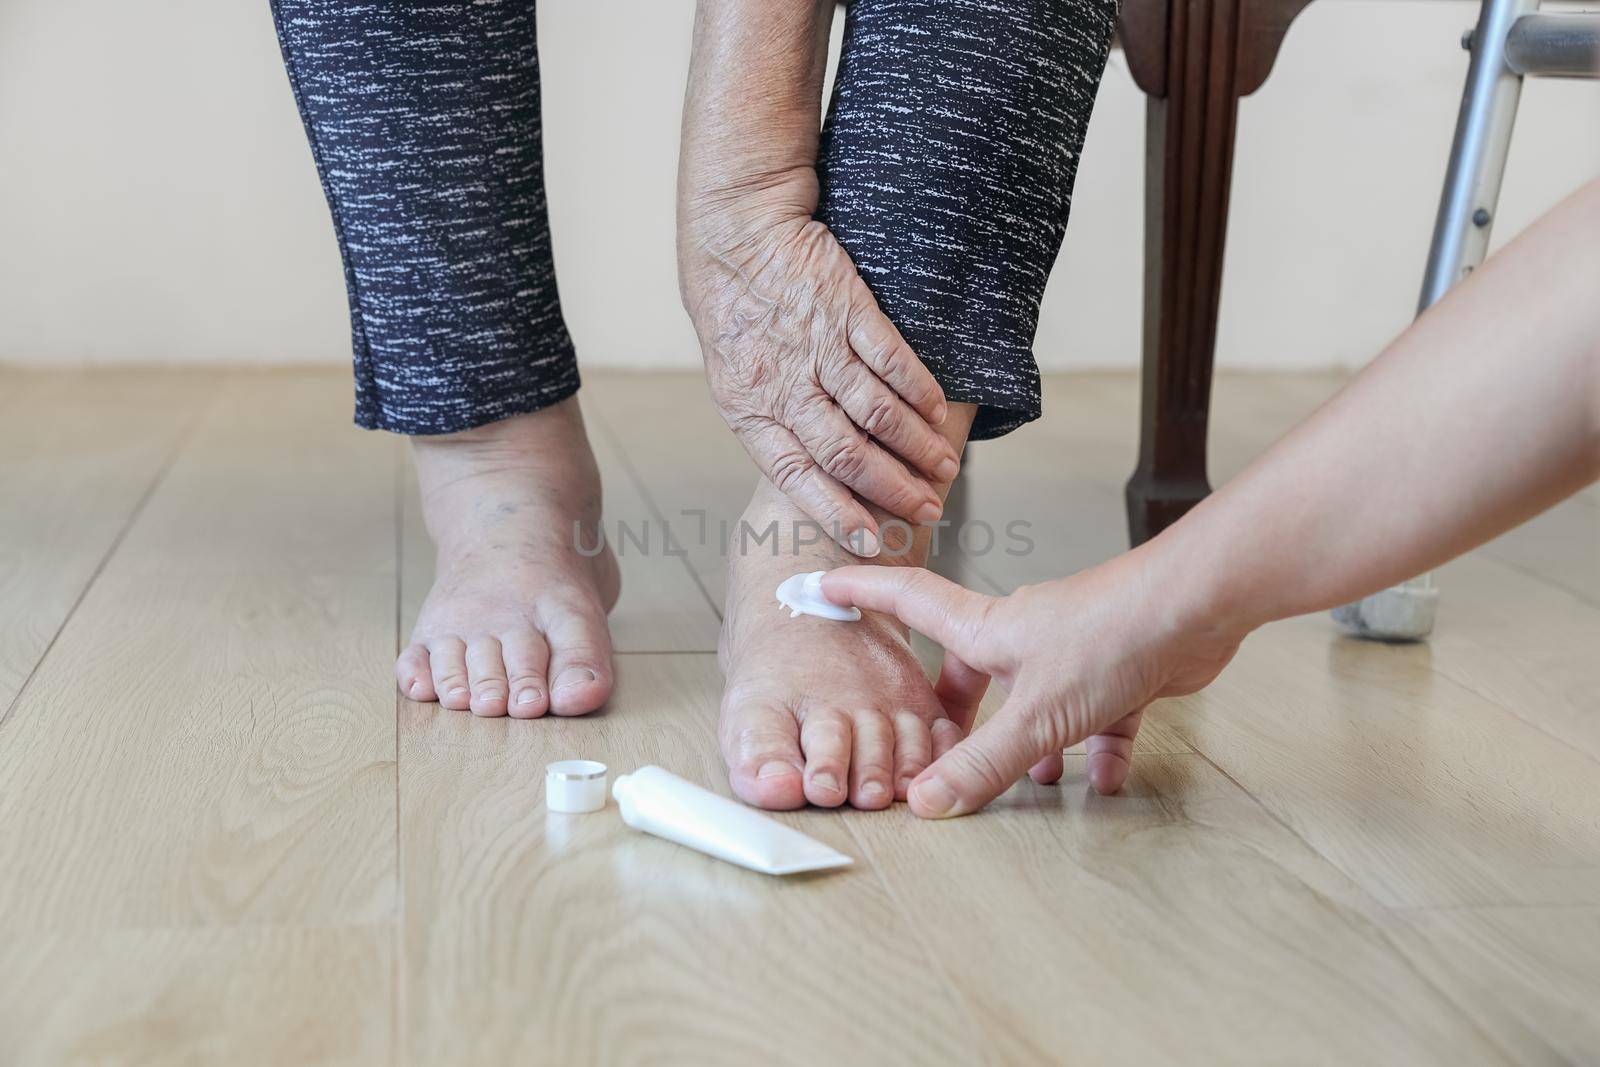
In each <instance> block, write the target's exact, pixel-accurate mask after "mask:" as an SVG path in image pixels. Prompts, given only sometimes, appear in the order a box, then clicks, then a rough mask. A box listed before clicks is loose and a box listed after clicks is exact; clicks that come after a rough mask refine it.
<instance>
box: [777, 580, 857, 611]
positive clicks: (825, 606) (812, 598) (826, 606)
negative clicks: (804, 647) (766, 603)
mask: <svg viewBox="0 0 1600 1067" xmlns="http://www.w3.org/2000/svg"><path fill="white" fill-rule="evenodd" d="M826 573H828V572H827V571H812V572H811V573H810V574H792V575H790V576H789V577H787V578H785V579H784V580H783V584H782V585H780V586H778V604H779V605H780V606H781V607H785V608H788V609H789V618H791V619H794V618H798V617H799V616H801V615H815V616H817V617H818V618H823V619H836V620H838V621H839V622H855V621H856V620H857V619H859V618H861V609H860V608H841V607H840V606H839V605H837V604H835V603H833V602H832V601H831V600H829V599H828V598H827V597H825V596H823V595H822V576H823V575H824V574H826Z"/></svg>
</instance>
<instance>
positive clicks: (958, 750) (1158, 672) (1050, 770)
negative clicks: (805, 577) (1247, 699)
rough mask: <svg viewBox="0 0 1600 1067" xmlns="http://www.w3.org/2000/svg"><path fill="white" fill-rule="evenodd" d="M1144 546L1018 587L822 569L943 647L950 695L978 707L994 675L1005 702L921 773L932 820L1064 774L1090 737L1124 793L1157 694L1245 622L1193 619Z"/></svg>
mask: <svg viewBox="0 0 1600 1067" xmlns="http://www.w3.org/2000/svg"><path fill="white" fill-rule="evenodd" d="M1152 586H1153V583H1152V581H1151V580H1150V578H1149V576H1148V574H1147V573H1146V571H1145V569H1144V567H1143V563H1142V561H1141V558H1140V557H1139V555H1138V553H1130V554H1128V555H1125V556H1121V557H1118V558H1117V559H1113V560H1111V561H1109V562H1107V563H1105V564H1102V565H1101V566H1099V567H1095V568H1093V569H1091V570H1088V571H1084V572H1082V573H1080V574H1076V575H1073V576H1072V577H1070V578H1064V579H1061V580H1059V581H1053V582H1047V583H1045V584H1042V585H1034V586H1025V587H1023V588H1022V589H1019V590H1017V591H1016V592H1015V593H1013V594H1011V595H1010V596H1008V597H989V596H983V595H981V594H979V593H974V592H971V591H970V590H967V589H963V588H962V587H961V586H959V585H956V584H954V583H953V582H949V581H946V580H945V579H943V578H940V577H937V576H936V575H933V574H930V573H929V572H927V571H925V570H912V569H904V568H898V567H844V568H841V569H839V570H836V571H832V572H830V573H829V574H828V575H827V576H826V577H824V578H823V580H822V590H823V593H824V595H826V596H827V598H828V599H829V600H831V601H833V602H834V603H835V604H840V605H854V606H856V607H859V608H864V609H868V610H873V611H881V612H885V613H887V614H890V615H894V616H896V617H898V618H899V619H900V620H901V621H902V622H904V623H906V624H907V625H909V626H910V627H911V628H912V629H915V630H920V631H922V632H923V633H924V634H927V635H928V636H929V637H931V638H932V639H934V640H935V641H938V642H939V643H940V644H941V645H943V646H944V648H945V660H944V669H943V671H942V674H941V677H940V679H939V689H940V691H941V692H942V693H943V694H944V699H946V700H949V701H953V702H956V703H969V704H971V705H973V706H975V705H976V704H977V702H978V700H979V699H980V698H981V697H982V695H983V691H984V689H985V688H986V687H987V686H988V684H989V678H990V677H991V676H992V677H994V678H996V679H997V680H998V681H999V682H1000V684H1001V685H1002V686H1004V687H1005V689H1006V691H1007V694H1008V696H1007V699H1006V702H1005V705H1004V706H1003V707H1002V708H1001V709H1000V710H999V711H997V712H996V713H995V714H994V715H993V717H991V718H990V719H989V721H988V722H986V723H984V724H983V725H982V726H980V727H978V729H977V730H975V731H973V733H972V734H971V735H970V736H969V737H968V738H967V739H966V740H965V741H963V742H961V743H960V744H959V745H957V746H955V747H954V748H952V749H951V750H950V751H949V752H947V753H945V755H943V756H942V757H940V758H939V759H937V760H935V761H934V762H933V764H932V765H931V766H929V767H928V768H927V770H925V771H923V772H922V773H921V774H920V775H918V776H917V778H916V780H915V781H913V782H912V784H911V789H910V792H909V799H910V802H911V808H912V810H913V811H915V812H916V813H917V814H918V815H921V816H923V817H924V818H945V817H949V816H955V815H965V814H968V813H969V812H974V811H977V810H978V809H979V808H982V807H983V806H984V805H985V804H987V803H989V801H991V800H993V799H994V798H995V797H997V796H999V795H1000V794H1001V793H1003V792H1005V791H1006V790H1007V789H1009V788H1010V787H1011V785H1012V784H1013V783H1014V782H1016V781H1017V779H1019V778H1021V777H1022V775H1023V774H1024V773H1031V774H1032V776H1033V778H1034V780H1035V781H1038V782H1053V781H1055V780H1056V779H1058V778H1060V777H1061V773H1062V760H1061V752H1062V750H1063V749H1065V748H1067V747H1069V746H1071V745H1075V744H1077V743H1078V742H1079V741H1084V740H1087V742H1088V743H1087V746H1086V747H1087V749H1088V754H1089V779H1090V781H1091V783H1092V784H1093V785H1094V787H1095V789H1096V790H1097V791H1098V792H1100V793H1114V792H1116V791H1117V790H1118V789H1120V788H1122V783H1123V782H1124V781H1125V780H1126V778H1127V776H1128V770H1129V768H1130V767H1131V763H1130V760H1131V757H1132V754H1133V738H1134V735H1135V733H1137V732H1138V729H1139V720H1140V717H1141V716H1142V715H1143V713H1144V708H1145V706H1146V705H1147V704H1149V703H1150V702H1151V701H1152V700H1155V699H1157V698H1158V697H1165V696H1181V695H1183V694H1185V693H1192V692H1194V691H1196V690H1198V689H1201V688H1203V687H1204V686H1206V685H1208V684H1209V683H1210V682H1211V680H1212V679H1213V678H1215V677H1216V676H1217V674H1218V673H1220V672H1221V670H1222V668H1223V667H1225V666H1227V664H1228V661H1229V660H1230V659H1232V658H1233V654H1234V652H1236V651H1237V650H1238V647H1239V642H1240V641H1241V640H1242V639H1243V636H1244V634H1243V632H1232V631H1228V630H1225V629H1223V628H1221V627H1220V626H1213V625H1210V624H1197V623H1195V622H1192V621H1190V622H1187V623H1186V622H1184V621H1181V620H1180V619H1179V618H1178V617H1177V613H1174V612H1172V611H1170V610H1168V609H1167V605H1166V604H1165V603H1164V601H1163V598H1162V597H1161V596H1160V590H1159V589H1157V588H1153V587H1152Z"/></svg>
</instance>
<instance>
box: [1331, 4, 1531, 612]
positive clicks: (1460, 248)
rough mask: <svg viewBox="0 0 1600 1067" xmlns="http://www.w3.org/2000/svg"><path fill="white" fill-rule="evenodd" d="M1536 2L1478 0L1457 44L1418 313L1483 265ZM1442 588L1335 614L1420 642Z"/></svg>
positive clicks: (1417, 589)
mask: <svg viewBox="0 0 1600 1067" xmlns="http://www.w3.org/2000/svg"><path fill="white" fill-rule="evenodd" d="M1538 6H1539V0H1483V6H1482V8H1481V9H1480V10H1479V12H1478V24H1477V26H1476V27H1475V28H1474V29H1473V30H1472V31H1471V32H1470V34H1469V35H1468V36H1466V37H1463V38H1462V42H1461V43H1462V45H1463V46H1464V47H1466V48H1468V49H1470V50H1471V52H1472V59H1471V62H1470V63H1469V64H1468V66H1467V84H1466V88H1465V90H1463V92H1462V94H1461V111H1460V113H1459V114H1458V116H1457V118H1456V132H1455V139H1454V140H1453V141H1452V142H1451V145H1450V163H1449V166H1448V167H1447V168H1446V169H1445V176H1444V192H1443V194H1442V195H1441V196H1440V198H1439V214H1438V217H1437V218H1436V219H1435V220H1434V224H1433V241H1432V243H1431V245H1430V246H1429V248H1428V266H1427V269H1426V271H1425V272H1424V274H1423V279H1422V296H1421V299H1420V300H1419V301H1418V303H1417V314H1418V315H1421V314H1422V313H1423V312H1425V311H1427V310H1428V308H1429V307H1431V306H1432V305H1433V303H1434V302H1435V301H1437V300H1438V299H1439V298H1440V297H1442V296H1443V295H1444V294H1445V292H1446V291H1447V290H1448V289H1449V288H1450V287H1451V286H1453V285H1455V284H1456V283H1457V282H1459V281H1461V280H1462V279H1463V278H1465V277H1466V276H1467V275H1469V274H1471V273H1472V271H1473V270H1474V269H1475V268H1476V267H1477V266H1478V265H1479V264H1480V263H1482V262H1483V259H1484V256H1485V255H1487V254H1488V250H1489V231H1490V229H1491V227H1492V226H1493V224H1494V212H1495V207H1496V206H1497V204H1498V203H1499V200H1500V180H1501V178H1502V176H1503V175H1504V174H1505V168H1506V155H1507V153H1508V152H1509V151H1510V149H1511V127H1512V125H1513V123H1515V121H1516V117H1517V99H1518V97H1519V96H1520V95H1521V93H1522V76H1521V75H1520V74H1518V73H1517V72H1516V71H1514V70H1512V69H1511V67H1510V66H1508V65H1507V63H1506V37H1507V35H1508V34H1509V33H1510V32H1511V27H1512V25H1513V24H1514V23H1515V22H1516V21H1517V19H1518V18H1519V17H1520V16H1522V15H1524V14H1527V13H1529V12H1532V11H1535V10H1537V9H1538ZM1438 602H1439V590H1438V589H1437V588H1436V587H1435V586H1434V584H1433V575H1432V574H1424V575H1422V576H1420V577H1418V578H1413V579H1412V580H1410V581H1408V582H1403V583H1401V584H1400V585H1396V586H1391V587H1390V588H1388V589H1385V590H1383V591H1381V592H1378V593H1374V594H1372V595H1371V596H1369V597H1365V598H1363V599H1361V600H1358V601H1356V602H1355V603H1353V604H1346V605H1344V606H1343V607H1339V608H1335V609H1334V610H1333V618H1334V620H1335V621H1336V622H1338V623H1339V625H1341V626H1343V627H1344V628H1345V629H1346V630H1349V631H1350V632H1351V633H1354V634H1358V635H1360V636H1362V637H1371V638H1376V639H1378V640H1381V641H1420V640H1422V639H1423V638H1425V637H1427V636H1428V635H1429V634H1431V633H1432V632H1433V623H1434V614H1435V609H1436V608H1437V606H1438Z"/></svg>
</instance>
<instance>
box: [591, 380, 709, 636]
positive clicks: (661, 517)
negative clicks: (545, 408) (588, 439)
mask: <svg viewBox="0 0 1600 1067" xmlns="http://www.w3.org/2000/svg"><path fill="white" fill-rule="evenodd" d="M591 411H592V413H593V415H594V421H595V427H596V428H597V429H598V430H599V432H600V433H601V434H603V435H604V436H605V439H606V441H607V443H608V444H610V445H611V449H612V451H614V452H615V453H616V454H617V462H618V463H620V464H622V470H623V473H625V474H626V475H627V476H628V481H630V482H632V483H633V487H634V489H635V490H637V491H638V493H639V496H640V497H642V498H643V499H644V505H645V507H647V508H649V509H650V514H651V516H652V517H653V518H654V519H655V520H656V521H657V522H659V523H661V528H662V529H663V530H665V529H667V517H666V512H664V511H662V510H661V505H660V504H658V503H657V502H656V498H655V494H654V493H652V492H651V491H650V487H649V486H648V485H646V484H645V480H644V477H643V476H642V475H641V474H640V473H639V469H638V468H637V467H635V466H634V465H633V459H632V458H631V457H630V456H629V455H628V450H627V449H626V448H625V447H623V443H622V439H621V437H620V436H619V435H618V434H617V433H616V431H615V430H613V429H612V428H611V424H610V423H609V422H608V421H607V420H606V417H605V416H604V415H602V414H601V413H600V412H599V410H598V409H597V408H591ZM678 559H679V561H680V562H681V563H682V564H683V569H684V571H685V572H687V574H688V575H689V580H690V581H691V582H693V583H694V587H695V588H696V589H698V590H700V596H701V597H702V598H704V600H705V602H706V606H707V607H708V608H710V609H711V614H713V615H715V616H716V617H717V622H718V623H720V622H722V608H721V606H720V605H718V604H717V602H716V598H715V597H713V596H712V595H711V591H710V590H709V589H707V588H706V586H705V583H704V582H702V581H701V580H700V575H699V574H697V573H696V572H695V569H694V567H693V566H692V565H691V564H690V562H689V559H688V557H687V556H686V555H681V556H679V557H678Z"/></svg>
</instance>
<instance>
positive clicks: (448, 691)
mask: <svg viewBox="0 0 1600 1067" xmlns="http://www.w3.org/2000/svg"><path fill="white" fill-rule="evenodd" d="M428 664H429V667H430V668H431V669H432V671H433V691H434V692H435V693H437V694H438V696H439V703H441V704H443V705H444V706H445V707H447V708H449V709H450V710H451V711H466V710H467V707H468V705H469V704H470V703H471V702H472V691H471V690H470V689H468V688H467V643H466V642H465V641H463V640H461V638H459V637H443V638H440V639H439V640H437V641H431V642H429V644H428Z"/></svg>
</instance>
